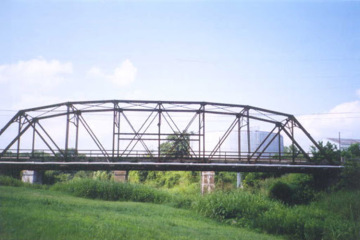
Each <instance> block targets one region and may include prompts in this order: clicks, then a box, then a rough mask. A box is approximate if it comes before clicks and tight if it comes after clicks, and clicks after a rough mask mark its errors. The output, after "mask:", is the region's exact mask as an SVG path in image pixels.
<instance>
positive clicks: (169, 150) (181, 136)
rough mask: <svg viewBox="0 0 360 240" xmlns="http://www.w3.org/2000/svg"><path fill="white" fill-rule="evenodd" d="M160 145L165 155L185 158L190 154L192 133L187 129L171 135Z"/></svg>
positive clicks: (161, 151)
mask: <svg viewBox="0 0 360 240" xmlns="http://www.w3.org/2000/svg"><path fill="white" fill-rule="evenodd" d="M166 139H167V141H166V142H165V143H162V144H161V145H160V154H161V155H162V156H164V157H172V158H184V157H188V156H189V155H190V134H189V133H186V132H185V131H184V132H182V133H179V132H175V134H173V135H169V136H168V137H167V138H166Z"/></svg>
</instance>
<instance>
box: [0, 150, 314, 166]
mask: <svg viewBox="0 0 360 240" xmlns="http://www.w3.org/2000/svg"><path fill="white" fill-rule="evenodd" d="M0 152H1V149H0ZM107 153H108V154H107V156H104V152H102V151H100V150H90V149H83V150H78V151H74V150H71V151H68V152H67V153H65V152H64V151H62V152H55V153H54V152H51V151H49V150H46V149H38V150H36V151H32V150H31V149H23V150H21V151H19V153H17V150H16V149H12V150H8V151H7V152H6V153H5V154H4V155H3V156H0V161H41V162H47V161H56V162H62V161H65V162H76V161H89V162H95V161H100V162H104V161H107V162H121V161H131V162H144V161H145V162H187V163H191V162H194V163H202V162H206V163H209V162H214V163H216V162H219V163H268V164H271V163H276V164H279V163H280V164H281V163H282V164H304V163H306V164H313V162H312V161H309V160H308V159H307V158H306V157H305V156H304V155H298V156H296V157H293V156H292V155H291V154H288V153H282V154H280V155H279V154H278V153H277V152H276V153H275V152H265V153H263V154H261V156H260V155H258V154H253V153H252V152H241V153H240V154H239V153H238V152H236V151H219V152H217V153H216V154H211V152H210V151H205V152H202V153H203V154H202V155H201V156H195V155H191V154H186V155H181V154H161V155H160V156H159V155H158V154H157V153H156V152H155V151H154V152H152V153H151V154H149V152H146V151H125V152H121V153H120V152H112V151H111V150H109V151H107ZM309 155H310V156H311V153H309Z"/></svg>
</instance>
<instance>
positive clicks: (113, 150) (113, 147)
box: [112, 103, 116, 161]
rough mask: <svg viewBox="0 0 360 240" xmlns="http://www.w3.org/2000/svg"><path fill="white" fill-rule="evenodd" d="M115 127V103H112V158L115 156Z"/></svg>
mask: <svg viewBox="0 0 360 240" xmlns="http://www.w3.org/2000/svg"><path fill="white" fill-rule="evenodd" d="M115 127H116V103H114V112H113V139H112V158H113V159H114V157H115V135H116V133H115ZM113 161H114V160H113Z"/></svg>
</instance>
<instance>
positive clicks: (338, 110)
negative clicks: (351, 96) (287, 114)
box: [298, 101, 360, 141]
mask: <svg viewBox="0 0 360 240" xmlns="http://www.w3.org/2000/svg"><path fill="white" fill-rule="evenodd" d="M298 119H299V121H300V123H301V124H302V125H303V126H304V127H305V129H306V130H307V131H308V132H309V133H310V134H311V135H312V136H313V137H314V139H315V140H316V141H321V140H325V139H326V138H330V137H337V136H338V134H339V132H340V133H341V137H342V138H356V139H360V124H359V120H360V101H353V102H346V103H342V104H339V105H337V106H335V107H334V108H332V109H331V110H330V111H328V112H326V113H322V114H314V115H306V116H300V117H298Z"/></svg>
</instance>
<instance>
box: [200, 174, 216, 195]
mask: <svg viewBox="0 0 360 240" xmlns="http://www.w3.org/2000/svg"><path fill="white" fill-rule="evenodd" d="M214 190H215V172H213V171H208V172H201V194H205V193H211V192H212V191H214Z"/></svg>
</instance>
